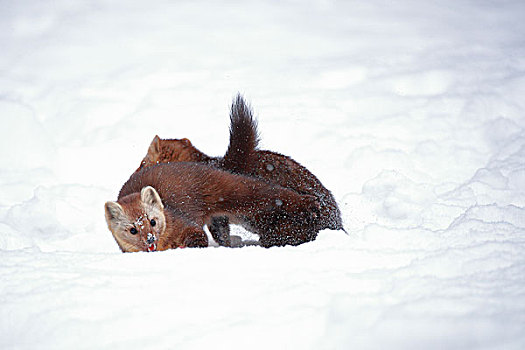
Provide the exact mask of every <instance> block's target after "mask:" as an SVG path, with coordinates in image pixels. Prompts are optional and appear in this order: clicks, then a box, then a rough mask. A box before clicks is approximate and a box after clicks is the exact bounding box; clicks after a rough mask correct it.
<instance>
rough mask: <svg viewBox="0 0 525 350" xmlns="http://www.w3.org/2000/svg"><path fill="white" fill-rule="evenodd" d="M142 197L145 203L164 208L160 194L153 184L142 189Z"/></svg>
mask: <svg viewBox="0 0 525 350" xmlns="http://www.w3.org/2000/svg"><path fill="white" fill-rule="evenodd" d="M140 199H141V200H142V202H143V203H144V204H147V205H151V206H153V207H157V208H159V209H161V210H162V209H164V205H162V200H161V199H160V196H159V194H158V193H157V191H156V190H155V189H154V188H153V187H151V186H147V187H144V188H143V189H142V191H140Z"/></svg>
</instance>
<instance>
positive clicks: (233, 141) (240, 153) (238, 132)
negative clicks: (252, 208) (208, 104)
mask: <svg viewBox="0 0 525 350" xmlns="http://www.w3.org/2000/svg"><path fill="white" fill-rule="evenodd" d="M258 144H259V133H258V131H257V121H256V120H255V119H254V118H253V116H252V109H251V107H250V106H249V105H247V104H246V102H244V98H243V97H242V96H241V94H237V96H236V97H235V98H234V99H233V103H232V108H231V111H230V144H229V145H228V149H227V150H226V154H225V155H224V163H223V166H224V168H225V169H227V170H230V171H232V172H234V173H239V174H246V173H247V170H248V168H247V166H248V164H249V162H250V157H251V156H252V154H253V153H254V152H255V150H256V149H257V145H258Z"/></svg>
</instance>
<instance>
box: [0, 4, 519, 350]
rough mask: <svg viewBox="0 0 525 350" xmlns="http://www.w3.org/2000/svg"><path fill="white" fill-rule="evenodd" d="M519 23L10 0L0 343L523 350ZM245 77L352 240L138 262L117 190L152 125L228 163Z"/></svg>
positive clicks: (395, 10) (456, 13)
mask: <svg viewBox="0 0 525 350" xmlns="http://www.w3.org/2000/svg"><path fill="white" fill-rule="evenodd" d="M524 14H525V2H523V1H521V0H517V1H512V0H508V1H489V0H484V1H466V0H454V1H452V0H448V1H443V0H440V1H432V0H431V1H415V0H414V1H399V2H392V1H385V0H369V1H331V0H319V1H289V0H288V1H267V2H257V1H225V2H215V1H148V2H142V1H123V0H122V1H86V2H78V1H69V0H68V1H66V0H57V1H52V2H42V1H23V0H22V1H11V2H8V1H4V2H3V3H2V11H1V12H0V18H1V21H0V45H1V47H2V54H1V55H0V122H1V125H2V130H3V132H2V137H1V138H0V161H1V165H0V348H1V349H124V348H125V349H129V348H131V349H202V348H214V349H215V348H216V349H226V348H233V349H524V348H525V99H524V96H525V39H524V38H525V20H524V19H525V17H524ZM237 91H240V92H241V93H243V94H244V95H245V97H246V98H247V100H249V101H250V102H251V103H252V106H253V107H254V110H255V113H256V115H257V117H258V120H259V126H260V131H261V138H262V148H263V149H270V150H273V151H277V152H280V153H284V154H286V155H289V156H292V157H293V158H294V159H295V160H297V161H299V162H300V163H301V164H303V165H304V166H306V167H307V168H308V169H310V170H311V171H312V172H313V173H314V174H316V175H317V176H318V178H319V179H320V180H321V181H322V182H323V184H324V185H325V186H326V187H327V188H329V189H330V190H331V191H332V192H333V193H334V195H335V197H336V199H337V200H338V202H339V204H340V207H341V211H342V215H343V220H344V224H345V227H346V229H347V231H348V232H349V234H348V235H346V234H345V233H343V232H339V231H330V230H325V231H322V232H320V233H319V236H318V238H317V240H315V241H314V242H310V243H307V244H303V245H301V246H297V247H280V248H277V247H276V248H270V249H264V248H261V247H258V246H249V247H244V248H224V247H217V246H216V245H214V244H213V245H212V246H211V247H209V248H206V249H178V250H171V251H165V252H156V253H133V254H122V253H121V252H120V250H119V249H118V247H117V245H116V243H115V242H114V240H113V238H112V236H111V234H110V232H109V231H108V229H107V227H106V223H105V219H104V210H103V205H104V202H105V201H107V200H116V197H117V194H118V191H119V190H120V187H121V186H122V184H123V183H124V182H125V181H126V180H127V179H128V177H129V176H130V175H131V173H132V172H133V171H134V170H135V169H136V168H137V167H138V165H139V162H140V160H141V159H142V157H143V156H144V155H145V153H146V150H147V147H148V145H149V143H150V141H151V140H152V138H153V136H154V135H155V134H158V135H159V136H160V137H163V138H182V137H187V138H189V139H190V140H191V141H192V142H193V143H194V144H195V145H196V146H197V147H198V148H199V149H201V150H202V151H204V152H206V153H208V154H210V155H222V154H224V151H225V150H226V146H227V143H228V123H229V119H228V110H229V106H230V103H231V100H232V98H233V96H234V95H235V94H236V93H237ZM234 233H235V234H238V235H241V236H242V235H243V234H244V232H243V231H242V230H241V229H239V228H234Z"/></svg>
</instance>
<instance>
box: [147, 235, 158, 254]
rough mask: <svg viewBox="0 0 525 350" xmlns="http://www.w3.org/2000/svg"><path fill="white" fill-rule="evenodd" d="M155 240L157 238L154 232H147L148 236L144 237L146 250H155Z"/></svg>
mask: <svg viewBox="0 0 525 350" xmlns="http://www.w3.org/2000/svg"><path fill="white" fill-rule="evenodd" d="M156 240H157V238H156V237H155V235H154V234H152V233H148V238H147V239H146V246H147V249H148V252H154V251H156V250H157V243H155V241H156Z"/></svg>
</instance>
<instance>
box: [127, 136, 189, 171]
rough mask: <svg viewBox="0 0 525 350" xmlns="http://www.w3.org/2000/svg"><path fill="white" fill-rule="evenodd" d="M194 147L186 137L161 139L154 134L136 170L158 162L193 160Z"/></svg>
mask: <svg viewBox="0 0 525 350" xmlns="http://www.w3.org/2000/svg"><path fill="white" fill-rule="evenodd" d="M194 149H195V148H194V147H193V145H192V144H191V142H190V140H188V139H186V138H184V139H161V138H160V137H158V136H157V135H155V137H154V138H153V141H151V144H150V145H149V148H148V153H147V154H146V156H145V157H144V159H142V162H140V166H139V168H138V169H137V170H139V169H142V168H145V167H149V166H152V165H155V164H159V163H168V162H191V161H194V159H193V158H192V152H193V150H194Z"/></svg>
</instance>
